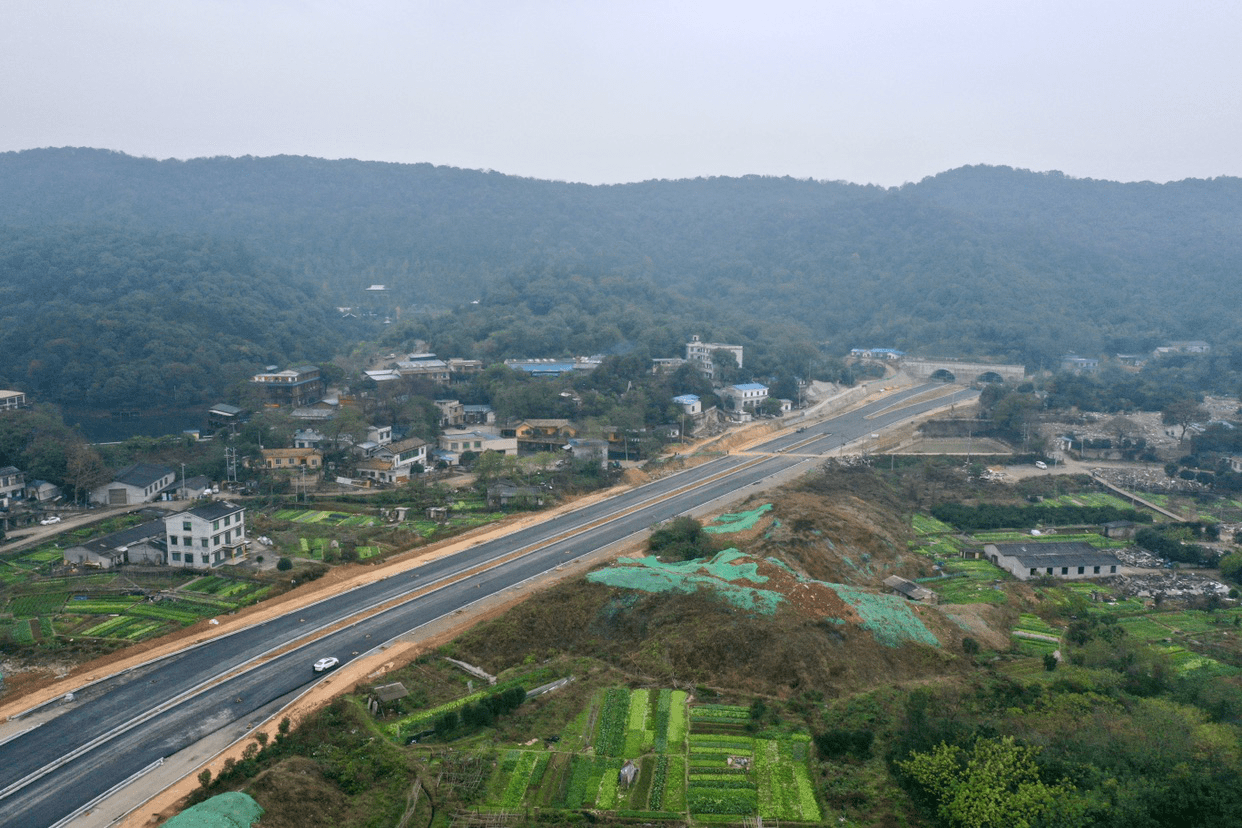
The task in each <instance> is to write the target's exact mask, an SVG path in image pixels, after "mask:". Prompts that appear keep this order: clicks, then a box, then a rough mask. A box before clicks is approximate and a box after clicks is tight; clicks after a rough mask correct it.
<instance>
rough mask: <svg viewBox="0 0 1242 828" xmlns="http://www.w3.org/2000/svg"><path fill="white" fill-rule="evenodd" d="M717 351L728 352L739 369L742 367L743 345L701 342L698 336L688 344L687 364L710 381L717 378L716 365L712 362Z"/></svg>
mask: <svg viewBox="0 0 1242 828" xmlns="http://www.w3.org/2000/svg"><path fill="white" fill-rule="evenodd" d="M716 351H728V352H729V353H731V354H733V358H734V359H736V360H737V367H738V368H741V367H742V353H743V348H742V346H741V345H729V344H726V343H724V342H701V341H700V340H699V338H698V336H692V337H691V338H690V341H689V342H687V343H686V362H689V363H691V364H693V365H694V367H695V368H697V369H698V370H699V373H700V374H702V375H703V376H705V377H707V378H708V379H715V378H716V365H715V363H713V362H712V354H714V353H715V352H716Z"/></svg>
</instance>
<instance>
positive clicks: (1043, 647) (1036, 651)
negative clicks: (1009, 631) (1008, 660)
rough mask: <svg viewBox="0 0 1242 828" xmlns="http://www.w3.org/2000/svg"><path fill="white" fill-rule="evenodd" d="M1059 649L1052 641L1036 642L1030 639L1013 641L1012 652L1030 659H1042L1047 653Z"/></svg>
mask: <svg viewBox="0 0 1242 828" xmlns="http://www.w3.org/2000/svg"><path fill="white" fill-rule="evenodd" d="M1059 647H1060V645H1059V644H1057V643H1055V642H1052V641H1036V640H1034V639H1030V638H1014V639H1013V650H1014V652H1016V653H1018V654H1019V655H1024V656H1029V657H1031V658H1043V657H1044V656H1045V655H1047V654H1049V653H1053V652H1056V650H1057V649H1058V648H1059Z"/></svg>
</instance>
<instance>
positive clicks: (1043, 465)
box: [1035, 460, 1048, 469]
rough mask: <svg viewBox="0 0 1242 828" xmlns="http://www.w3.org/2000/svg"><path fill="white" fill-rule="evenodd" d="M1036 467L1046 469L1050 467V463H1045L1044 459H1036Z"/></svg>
mask: <svg viewBox="0 0 1242 828" xmlns="http://www.w3.org/2000/svg"><path fill="white" fill-rule="evenodd" d="M1035 468H1037V469H1046V468H1048V464H1047V463H1045V462H1044V461H1043V460H1036V461H1035Z"/></svg>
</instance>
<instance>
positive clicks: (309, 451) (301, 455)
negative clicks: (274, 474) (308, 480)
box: [263, 448, 323, 475]
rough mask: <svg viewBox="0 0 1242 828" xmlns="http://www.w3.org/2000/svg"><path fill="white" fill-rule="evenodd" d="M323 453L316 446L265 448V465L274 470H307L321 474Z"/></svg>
mask: <svg viewBox="0 0 1242 828" xmlns="http://www.w3.org/2000/svg"><path fill="white" fill-rule="evenodd" d="M322 466H323V453H322V452H321V451H320V450H319V449H315V448H279V449H263V467H264V468H266V469H271V470H273V471H299V470H300V469H306V471H307V472H308V473H309V472H314V473H315V474H316V475H318V474H319V469H320V467H322ZM299 473H300V472H299Z"/></svg>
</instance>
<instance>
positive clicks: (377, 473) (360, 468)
mask: <svg viewBox="0 0 1242 828" xmlns="http://www.w3.org/2000/svg"><path fill="white" fill-rule="evenodd" d="M416 465H417V469H416ZM426 467H427V442H426V441H425V440H420V439H419V438H417V437H407V438H406V439H404V440H401V441H399V442H396V443H389V444H388V445H386V446H380V447H378V448H377V449H376V450H375V453H374V455H373V456H371V457H370V458H368V459H366V460H360V461H359V462H358V464H357V466H356V467H355V468H356V469H357V472H358V476H359V477H364V478H366V479H368V480H374V481H376V482H378V483H404V482H406V481H408V480H409V479H410V476H411V475H412V474H414V473H416V471H421V470H422V469H425V468H426Z"/></svg>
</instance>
